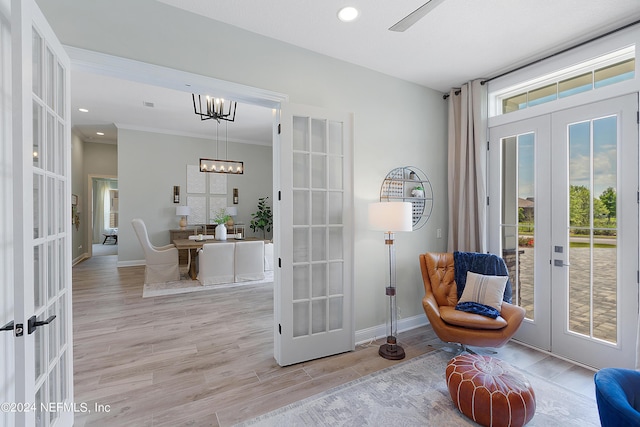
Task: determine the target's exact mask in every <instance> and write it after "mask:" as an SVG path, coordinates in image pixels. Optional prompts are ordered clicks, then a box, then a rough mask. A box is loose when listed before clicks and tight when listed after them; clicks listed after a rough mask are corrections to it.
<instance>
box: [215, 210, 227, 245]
mask: <svg viewBox="0 0 640 427" xmlns="http://www.w3.org/2000/svg"><path fill="white" fill-rule="evenodd" d="M230 219H231V216H230V215H229V214H228V213H227V210H226V209H225V208H220V209H218V210H217V211H216V213H215V216H214V218H213V222H215V223H216V224H218V225H217V226H216V229H215V234H216V240H227V227H226V226H225V224H226V222H227V221H229V220H230Z"/></svg>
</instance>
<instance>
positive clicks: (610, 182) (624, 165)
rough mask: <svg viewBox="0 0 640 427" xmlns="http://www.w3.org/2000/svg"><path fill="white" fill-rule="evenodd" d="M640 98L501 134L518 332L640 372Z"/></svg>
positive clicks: (495, 161)
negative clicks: (639, 339) (521, 311)
mask: <svg viewBox="0 0 640 427" xmlns="http://www.w3.org/2000/svg"><path fill="white" fill-rule="evenodd" d="M637 111H638V99H637V94H632V95H627V96H623V97H618V98H615V99H610V100H605V101H600V102H596V103H592V104H588V105H584V106H579V107H575V108H571V109H568V110H563V111H559V112H556V113H553V114H550V115H546V116H541V117H536V118H533V119H529V120H524V121H521V122H516V123H511V124H507V125H503V126H499V127H495V128H492V129H490V141H491V142H490V144H491V145H490V148H491V152H490V162H491V165H496V166H497V167H492V168H490V170H491V177H490V184H491V185H490V188H491V189H490V191H491V193H490V194H491V199H490V200H494V201H498V200H499V201H500V202H499V203H493V202H492V203H491V205H490V212H491V215H490V218H492V224H491V229H490V235H492V236H500V241H498V240H497V239H496V240H495V241H492V242H491V250H492V252H493V251H495V252H496V253H501V254H502V255H503V257H504V258H505V261H506V262H507V265H508V267H509V271H510V274H511V279H512V282H513V283H514V291H515V292H514V300H515V301H514V302H515V303H517V304H518V305H521V306H523V307H524V308H526V309H527V314H526V317H525V321H524V322H523V325H522V327H521V328H520V330H519V331H518V333H517V334H516V339H519V340H522V341H523V342H526V343H528V344H531V345H533V346H536V347H539V348H542V349H544V350H549V351H551V352H552V353H554V354H558V355H561V356H563V357H567V358H569V359H571V360H575V361H578V362H580V363H584V364H586V365H589V366H593V367H598V368H599V367H604V366H626V367H633V366H634V362H635V349H636V328H637V325H638V317H637V316H638V279H637V274H638V273H637V272H638V221H639V218H638V196H637V194H638V124H637V118H636V117H637V116H636V114H637Z"/></svg>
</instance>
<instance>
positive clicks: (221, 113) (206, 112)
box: [191, 93, 237, 123]
mask: <svg viewBox="0 0 640 427" xmlns="http://www.w3.org/2000/svg"><path fill="white" fill-rule="evenodd" d="M197 96H198V101H197V102H196V94H195V93H192V94H191V97H192V98H193V111H194V112H195V113H196V114H197V115H198V116H200V120H211V119H214V120H216V121H217V122H218V123H220V120H226V121H228V122H232V121H234V120H235V119H236V105H237V103H236V102H235V101H227V103H226V105H225V100H224V99H223V98H213V97H211V96H209V95H207V96H205V97H204V98H203V97H202V96H201V95H197ZM203 101H204V102H203Z"/></svg>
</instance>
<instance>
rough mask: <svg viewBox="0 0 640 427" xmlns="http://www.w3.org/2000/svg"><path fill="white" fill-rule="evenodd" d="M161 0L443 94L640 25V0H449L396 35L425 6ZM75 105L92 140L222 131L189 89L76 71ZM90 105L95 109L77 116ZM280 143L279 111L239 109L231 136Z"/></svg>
mask: <svg viewBox="0 0 640 427" xmlns="http://www.w3.org/2000/svg"><path fill="white" fill-rule="evenodd" d="M157 1H158V2H161V3H165V4H168V5H171V6H175V7H178V8H181V9H185V10H187V11H190V12H193V13H197V14H200V15H203V16H206V17H209V18H211V19H215V20H218V21H222V22H225V23H228V24H231V25H234V26H237V27H240V28H243V29H246V30H248V31H252V32H255V33H258V34H262V35H265V36H267V37H271V38H274V39H278V40H281V41H284V42H287V43H290V44H293V45H297V46H300V47H302V48H306V49H309V50H312V51H315V52H318V53H321V54H325V55H328V56H331V57H334V58H337V59H341V60H344V61H347V62H350V63H354V64H357V65H360V66H363V67H366V68H369V69H372V70H376V71H379V72H382V73H384V74H388V75H391V76H395V77H398V78H401V79H404V80H408V81H411V82H415V83H417V84H420V85H423V86H427V87H430V88H433V89H436V90H438V91H442V92H448V90H449V89H450V88H451V87H455V86H459V85H460V84H462V83H464V82H465V81H468V80H471V79H475V78H489V77H492V76H495V75H497V74H500V73H501V72H504V71H507V70H509V69H513V68H515V67H516V66H518V65H522V64H525V63H528V62H531V61H533V60H535V59H539V58H541V57H544V56H546V55H548V54H551V53H554V52H557V51H559V50H562V49H564V48H567V47H570V46H573V45H576V44H578V43H580V42H582V41H585V40H589V39H591V38H593V37H596V36H598V35H601V34H604V33H606V32H607V31H610V30H613V29H615V28H619V27H621V26H623V25H625V24H628V23H631V22H634V21H637V20H639V19H640V0H535V1H534V0H484V1H479V0H445V1H444V2H442V3H441V4H440V5H438V6H437V7H436V8H435V9H433V10H432V11H431V12H430V13H429V14H428V15H427V16H425V17H424V18H422V19H421V20H420V21H418V22H417V23H416V24H415V25H413V26H412V27H411V28H409V29H408V30H407V31H405V32H392V31H389V30H388V28H389V27H391V26H392V25H393V24H395V23H396V22H398V21H399V20H400V19H402V18H404V17H405V16H406V15H408V14H409V13H411V12H412V11H413V10H415V9H417V8H418V7H420V6H421V5H422V4H424V3H425V0H403V1H391V0H321V1H320V0H278V1H265V0H234V1H228V0H157ZM345 5H351V6H355V7H357V8H358V9H359V10H360V16H359V17H358V18H357V19H356V20H355V21H354V22H352V23H343V22H341V21H339V20H338V19H337V12H338V9H339V8H341V7H342V6H345ZM114 94H115V95H117V96H114ZM144 101H149V102H153V103H154V104H155V108H154V109H150V108H147V107H143V105H142V104H143V102H144ZM72 102H73V107H74V110H75V111H74V112H73V117H72V121H73V123H74V125H76V129H78V130H79V131H81V132H82V133H83V135H85V139H87V140H88V138H91V137H93V138H96V139H97V138H98V137H97V136H95V135H94V134H95V131H96V130H97V128H96V126H98V127H100V126H108V124H110V123H119V124H123V125H127V126H129V127H137V128H141V129H145V128H146V129H155V130H157V129H158V123H162V125H161V127H162V128H163V129H167V130H173V131H175V132H178V133H182V134H187V135H193V136H204V137H212V136H213V137H214V136H215V125H214V124H213V123H211V122H210V121H207V122H203V123H200V121H199V120H198V118H197V116H195V114H194V113H193V110H192V101H191V95H190V94H189V93H183V92H176V91H171V90H166V89H160V88H157V87H152V86H145V85H140V84H137V83H132V82H125V81H122V80H117V79H113V78H108V77H104V76H97V75H94V74H84V73H80V72H74V73H73V74H72ZM81 106H84V107H86V108H88V109H89V110H90V113H86V114H81V113H79V112H77V108H78V107H81ZM223 123H224V122H223ZM223 128H224V126H221V128H220V129H221V131H222V129H223ZM114 129H115V127H113V126H111V130H112V131H113V130H114ZM111 135H112V136H111V137H110V136H108V135H105V137H103V138H102V140H104V139H107V140H108V139H110V138H113V134H111ZM270 139H271V112H270V110H268V109H266V108H261V107H255V106H250V105H244V104H243V105H239V106H238V114H237V118H236V122H234V123H230V124H229V140H240V141H245V142H249V141H251V142H262V143H264V142H268V141H270Z"/></svg>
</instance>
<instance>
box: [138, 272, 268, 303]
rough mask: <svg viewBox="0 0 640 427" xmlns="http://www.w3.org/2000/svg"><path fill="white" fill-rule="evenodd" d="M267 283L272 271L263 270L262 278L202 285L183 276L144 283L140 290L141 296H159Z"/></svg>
mask: <svg viewBox="0 0 640 427" xmlns="http://www.w3.org/2000/svg"><path fill="white" fill-rule="evenodd" d="M261 284H264V285H269V284H273V271H265V272H264V279H262V280H250V281H248V282H234V283H222V284H218V285H203V284H202V283H200V281H198V280H191V279H190V278H188V277H187V278H183V279H182V280H178V281H175V282H166V283H154V284H151V285H144V288H143V290H142V298H149V297H160V296H164V295H177V294H186V293H189V292H200V291H209V290H212V289H225V288H235V287H238V286H251V285H261Z"/></svg>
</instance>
